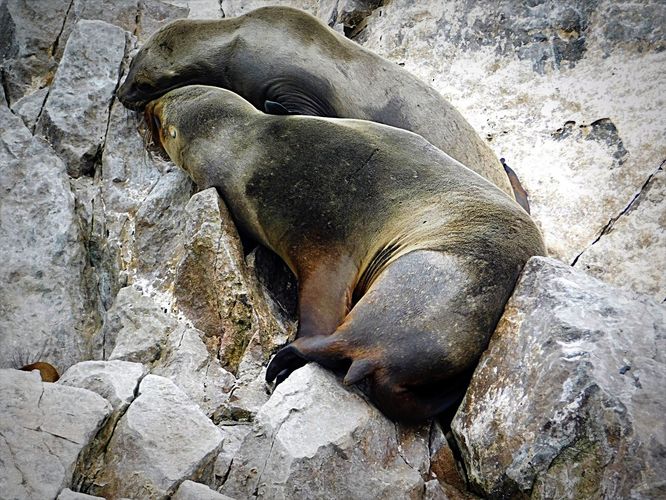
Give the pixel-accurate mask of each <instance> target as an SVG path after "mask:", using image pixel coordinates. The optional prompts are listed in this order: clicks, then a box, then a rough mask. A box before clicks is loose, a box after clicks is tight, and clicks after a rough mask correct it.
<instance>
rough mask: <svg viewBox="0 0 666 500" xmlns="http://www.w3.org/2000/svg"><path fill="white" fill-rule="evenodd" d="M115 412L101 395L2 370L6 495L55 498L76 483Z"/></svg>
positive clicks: (1, 487) (1, 457) (0, 451)
mask: <svg viewBox="0 0 666 500" xmlns="http://www.w3.org/2000/svg"><path fill="white" fill-rule="evenodd" d="M110 413H111V405H110V404H109V403H108V402H107V401H106V400H104V398H102V397H100V396H98V395H97V394H95V393H93V392H90V391H86V390H84V389H78V388H75V387H66V386H62V385H59V384H51V383H42V381H41V379H40V377H39V374H38V373H36V372H31V373H26V372H21V371H17V370H0V464H2V469H1V471H0V492H2V497H3V498H55V497H56V495H57V494H58V492H59V491H60V490H61V489H63V488H66V487H68V486H70V485H71V482H72V476H73V474H74V468H75V465H76V461H77V458H78V456H79V454H80V453H81V452H82V451H83V450H84V449H85V448H86V447H87V446H88V445H89V443H90V441H91V440H92V439H93V437H94V436H95V434H96V433H97V431H98V430H99V429H100V427H101V426H102V424H103V423H104V421H105V419H106V418H107V416H108V415H109V414H110Z"/></svg>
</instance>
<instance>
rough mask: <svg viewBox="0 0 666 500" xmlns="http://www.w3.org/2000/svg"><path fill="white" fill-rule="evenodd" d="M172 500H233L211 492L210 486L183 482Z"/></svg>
mask: <svg viewBox="0 0 666 500" xmlns="http://www.w3.org/2000/svg"><path fill="white" fill-rule="evenodd" d="M171 498H172V500H233V498H230V497H228V496H226V495H223V494H221V493H218V492H217V491H214V490H211V489H210V488H209V487H208V486H206V485H205V484H201V483H195V482H194V481H183V483H182V484H181V485H180V486H179V487H178V490H177V491H176V494H175V495H174V496H172V497H171Z"/></svg>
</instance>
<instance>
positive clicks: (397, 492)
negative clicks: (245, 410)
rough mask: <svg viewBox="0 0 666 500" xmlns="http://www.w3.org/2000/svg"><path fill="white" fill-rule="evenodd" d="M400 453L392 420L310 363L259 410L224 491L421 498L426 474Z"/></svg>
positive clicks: (260, 494)
mask: <svg viewBox="0 0 666 500" xmlns="http://www.w3.org/2000/svg"><path fill="white" fill-rule="evenodd" d="M403 442H404V440H403ZM399 447H400V438H399V436H398V434H397V431H396V428H395V425H394V424H393V423H392V422H390V421H388V420H387V419H386V418H385V417H383V416H382V415H381V414H380V413H379V411H378V410H377V409H375V408H374V407H373V406H372V405H370V404H369V403H367V402H366V401H365V400H364V399H363V398H362V397H360V396H359V395H358V394H355V393H354V392H352V391H349V390H347V389H345V388H344V387H343V386H342V385H341V384H340V382H339V381H338V380H336V378H335V377H334V376H333V375H332V374H331V373H329V372H327V371H326V370H324V369H323V368H321V367H319V366H316V365H313V364H310V365H307V366H305V367H303V368H301V369H299V370H296V371H295V372H294V373H292V374H291V375H290V377H289V378H288V379H287V380H286V381H285V382H283V383H282V384H280V385H279V386H278V387H277V389H276V390H275V392H274V393H273V395H272V397H271V399H270V400H269V401H268V402H267V403H266V404H265V405H264V406H263V407H262V409H261V410H260V411H259V413H258V414H257V416H256V419H255V423H254V427H253V430H252V432H250V433H249V434H248V435H247V437H246V438H245V440H244V442H243V444H242V446H241V448H240V451H239V453H238V455H237V456H236V457H235V458H234V461H233V463H232V465H231V470H230V472H229V476H228V479H227V481H226V482H225V483H224V484H223V485H222V487H221V489H220V491H221V492H222V493H224V494H227V495H230V496H233V497H238V498H250V497H252V498H254V497H255V496H256V497H257V498H294V497H295V496H303V497H306V498H320V497H332V498H370V497H371V498H421V495H422V492H423V487H424V483H423V480H422V479H421V475H420V472H419V470H418V469H416V468H413V467H412V466H410V465H409V464H408V463H407V462H406V460H405V458H404V457H403V456H401V454H400V451H399ZM418 455H420V454H418V453H417V454H413V456H418ZM349 470H353V471H354V473H353V474H349V473H348V471H349ZM324 471H325V473H323V472H324Z"/></svg>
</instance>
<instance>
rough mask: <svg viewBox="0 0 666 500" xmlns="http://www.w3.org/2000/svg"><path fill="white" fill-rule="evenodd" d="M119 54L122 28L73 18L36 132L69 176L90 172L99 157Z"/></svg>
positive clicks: (119, 62) (122, 54) (123, 50)
mask: <svg viewBox="0 0 666 500" xmlns="http://www.w3.org/2000/svg"><path fill="white" fill-rule="evenodd" d="M91 40H95V42H94V43H91V42H90V41H91ZM124 55H125V32H124V31H123V30H122V29H121V28H118V27H117V26H113V25H110V24H108V23H105V22H103V21H86V20H82V21H79V22H78V23H77V24H76V26H75V28H74V30H73V32H72V35H71V36H70V38H69V40H68V41H67V46H66V48H65V52H64V54H63V60H62V62H61V64H60V66H59V67H58V72H57V73H56V76H55V79H54V82H53V85H52V86H51V90H50V92H49V96H48V98H47V99H46V103H45V104H44V109H43V111H42V113H41V116H40V118H39V121H38V123H37V127H36V131H37V132H39V133H40V134H42V135H44V136H45V137H46V138H47V139H48V141H49V142H50V143H51V144H52V145H53V147H54V148H55V150H56V151H57V152H58V154H59V155H61V157H62V158H63V159H64V160H65V161H66V162H67V171H68V173H69V175H71V176H72V177H79V176H81V175H91V174H92V173H93V172H94V170H95V166H96V163H99V161H100V158H101V154H102V146H103V143H104V137H105V135H106V130H107V125H108V121H109V112H110V107H111V102H112V99H113V98H114V92H115V89H116V85H117V84H118V79H119V77H120V64H121V62H122V60H123V57H124Z"/></svg>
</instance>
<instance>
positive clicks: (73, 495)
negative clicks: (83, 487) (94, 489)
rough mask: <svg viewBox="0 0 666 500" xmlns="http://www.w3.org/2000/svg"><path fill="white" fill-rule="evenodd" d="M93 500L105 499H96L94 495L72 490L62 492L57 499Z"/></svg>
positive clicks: (67, 489) (66, 489)
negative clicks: (92, 499)
mask: <svg viewBox="0 0 666 500" xmlns="http://www.w3.org/2000/svg"><path fill="white" fill-rule="evenodd" d="M91 498H103V497H94V496H92V495H87V494H85V493H77V492H75V491H72V490H70V489H69V488H65V489H64V490H62V491H61V492H60V495H58V498H56V500H90V499H91Z"/></svg>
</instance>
